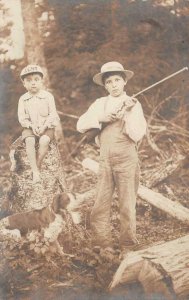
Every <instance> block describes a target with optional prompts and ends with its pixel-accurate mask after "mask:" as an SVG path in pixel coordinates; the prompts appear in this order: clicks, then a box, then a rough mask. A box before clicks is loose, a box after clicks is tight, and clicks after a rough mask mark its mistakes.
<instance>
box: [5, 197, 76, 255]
mask: <svg viewBox="0 0 189 300" xmlns="http://www.w3.org/2000/svg"><path fill="white" fill-rule="evenodd" d="M80 203H81V201H80V200H78V201H77V200H76V197H75V195H74V194H72V193H65V192H63V193H60V194H58V195H56V196H55V197H54V199H53V202H52V204H50V205H48V206H47V207H44V208H42V209H36V210H32V211H28V212H22V213H16V214H13V215H10V216H8V217H6V218H4V219H2V220H1V221H0V229H2V228H5V230H7V229H9V230H10V231H13V230H15V229H17V230H19V231H20V233H21V235H25V234H27V233H29V232H31V231H33V230H37V231H40V230H41V229H43V232H44V238H45V239H47V240H48V241H49V242H50V243H54V244H56V246H57V249H58V252H59V253H60V254H63V252H61V247H60V245H59V243H58V241H57V238H58V235H59V234H60V233H61V232H62V230H63V228H64V225H65V220H64V213H63V212H64V211H65V210H66V211H68V212H69V213H70V215H71V217H72V220H73V223H75V224H78V223H80V213H79V212H78V211H77V209H78V206H79V204H80Z"/></svg>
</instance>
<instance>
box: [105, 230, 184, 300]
mask: <svg viewBox="0 0 189 300" xmlns="http://www.w3.org/2000/svg"><path fill="white" fill-rule="evenodd" d="M188 266H189V235H187V236H184V237H181V238H179V239H176V240H174V241H170V242H167V243H164V244H160V245H157V246H153V247H150V248H147V249H144V250H140V251H136V252H130V253H128V254H127V255H126V256H125V258H124V260H123V261H122V262H121V264H120V266H119V268H118V270H117V271H116V273H115V275H114V278H113V280H112V282H111V284H110V287H109V288H110V290H111V291H112V290H113V289H114V288H115V287H118V285H120V284H130V283H133V282H140V283H141V284H142V286H143V288H144V291H145V292H146V293H147V294H156V295H157V294H161V295H164V296H165V297H166V299H169V300H173V299H174V300H175V299H188V298H187V296H189V268H188Z"/></svg>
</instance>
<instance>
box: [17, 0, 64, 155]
mask: <svg viewBox="0 0 189 300" xmlns="http://www.w3.org/2000/svg"><path fill="white" fill-rule="evenodd" d="M21 6H22V16H23V23H24V33H25V56H26V59H27V61H28V63H29V64H39V65H40V66H41V67H42V68H43V70H44V72H45V78H44V84H45V86H47V87H50V82H49V75H48V70H47V66H46V62H45V57H44V51H43V41H42V38H41V37H40V34H39V30H38V19H37V15H36V9H35V1H34V0H21ZM55 137H56V141H57V143H58V145H59V148H60V150H61V156H62V158H65V156H67V154H68V148H67V145H66V142H65V138H64V134H63V130H62V126H61V123H60V122H59V124H58V125H57V127H56V128H55Z"/></svg>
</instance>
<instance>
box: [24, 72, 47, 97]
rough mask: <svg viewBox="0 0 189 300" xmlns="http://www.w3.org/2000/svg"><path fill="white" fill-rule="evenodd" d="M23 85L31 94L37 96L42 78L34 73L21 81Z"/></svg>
mask: <svg viewBox="0 0 189 300" xmlns="http://www.w3.org/2000/svg"><path fill="white" fill-rule="evenodd" d="M23 85H24V87H25V88H26V90H27V91H28V92H30V93H31V94H37V93H38V92H39V91H40V90H41V88H42V86H43V78H42V77H41V76H40V75H39V74H35V73H34V74H30V75H27V76H26V77H25V78H24V80H23Z"/></svg>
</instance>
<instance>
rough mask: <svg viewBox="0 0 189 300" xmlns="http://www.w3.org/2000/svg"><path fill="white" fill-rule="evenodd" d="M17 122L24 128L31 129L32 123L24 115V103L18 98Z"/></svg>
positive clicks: (27, 116) (26, 115) (25, 114)
mask: <svg viewBox="0 0 189 300" xmlns="http://www.w3.org/2000/svg"><path fill="white" fill-rule="evenodd" d="M18 121H19V123H20V124H21V126H22V127H24V128H29V127H32V123H31V121H30V118H29V115H28V114H27V113H26V111H25V108H24V102H23V100H22V98H20V100H19V102H18Z"/></svg>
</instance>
